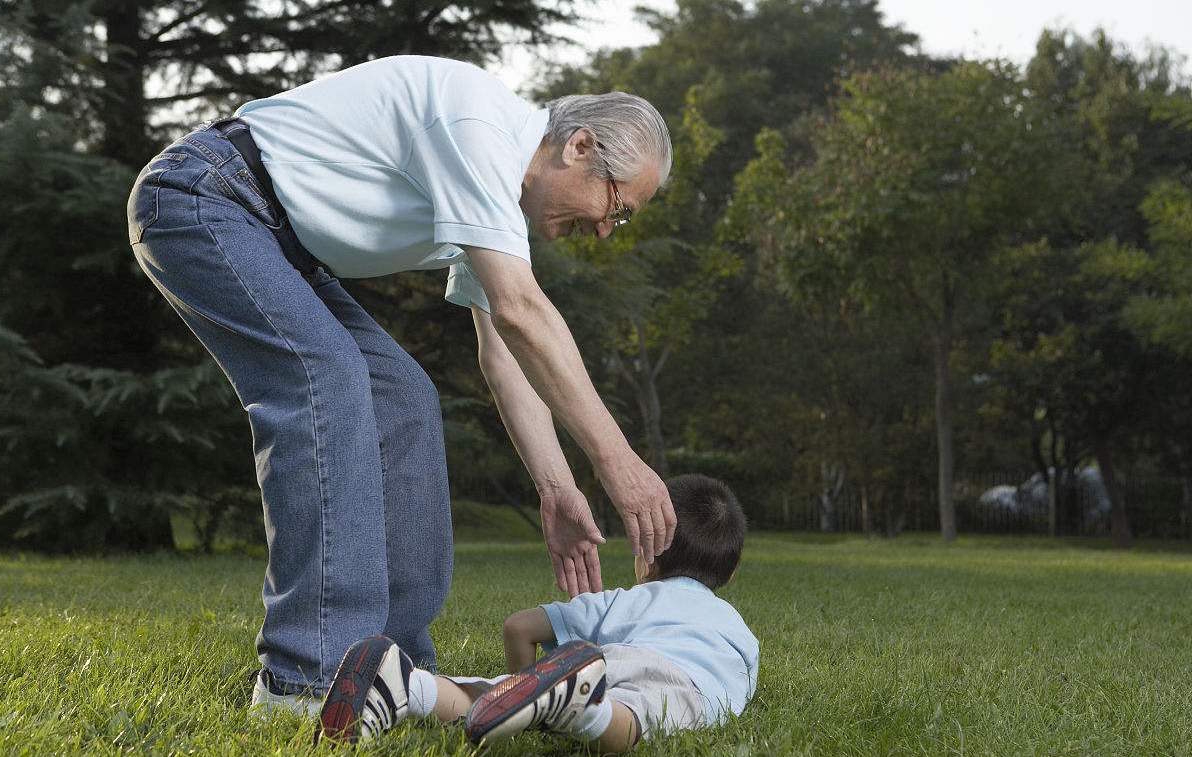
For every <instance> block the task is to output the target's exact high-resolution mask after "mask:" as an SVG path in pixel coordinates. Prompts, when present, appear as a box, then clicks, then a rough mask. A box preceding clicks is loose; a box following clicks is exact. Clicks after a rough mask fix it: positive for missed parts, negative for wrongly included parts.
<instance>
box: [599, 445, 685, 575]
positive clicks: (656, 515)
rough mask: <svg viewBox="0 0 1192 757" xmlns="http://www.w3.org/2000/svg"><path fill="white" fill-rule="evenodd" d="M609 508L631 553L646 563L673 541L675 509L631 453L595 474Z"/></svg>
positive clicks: (653, 476)
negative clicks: (621, 525)
mask: <svg viewBox="0 0 1192 757" xmlns="http://www.w3.org/2000/svg"><path fill="white" fill-rule="evenodd" d="M599 475H600V481H601V483H603V484H604V490H605V491H606V492H608V496H609V499H611V500H612V502H613V507H615V508H617V512H619V513H620V514H621V520H622V521H623V522H624V523H625V535H626V536H628V537H629V546H630V547H631V548H632V549H633V554H635V555H641V556H642V557H644V558H645V560H646V562H648V563H652V562H654V558H655V557H656V556H658V555H660V554H662V553H663V552H665V551H666V549H667V548H668V547H670V545H671V541H672V540H673V539H674V538H675V523H676V522H677V520H676V518H675V507H674V505H672V504H671V500H670V493H669V492H667V490H666V484H664V483H662V479H660V478H659V477H658V474H657V473H655V472H654V469H653V468H651V467H650V466H648V465H646V464H645V463H644V462H642V459H641V458H640V457H638V456H637V455H636V454H634V453H633V452H630V453H628V454H627V455H625V456H624V457H623V458H622V459H621V460H620V461H619V462H617V463H615V464H612V465H609V466H607V468H606V469H605V470H602V471H599Z"/></svg>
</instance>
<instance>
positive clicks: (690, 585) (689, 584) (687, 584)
mask: <svg viewBox="0 0 1192 757" xmlns="http://www.w3.org/2000/svg"><path fill="white" fill-rule="evenodd" d="M662 582H663V583H668V584H673V585H675V586H681V587H683V588H684V589H698V590H700V591H709V592H710V591H712V590H711V589H709V588H708V587H707V586H704V584H703V583H701V582H699V581H696V580H695V579H694V578H691V577H690V576H671V577H670V578H664V579H662Z"/></svg>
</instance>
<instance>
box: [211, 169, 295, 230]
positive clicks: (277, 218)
mask: <svg viewBox="0 0 1192 757" xmlns="http://www.w3.org/2000/svg"><path fill="white" fill-rule="evenodd" d="M225 184H226V185H228V187H229V188H230V189H231V190H232V199H234V200H236V201H237V202H238V203H240V205H241V206H243V207H244V208H246V209H247V210H248V211H249V212H251V213H252V214H253V215H254V216H256V217H257V220H259V221H260V222H261V223H263V224H265V225H266V226H268V227H269V228H270V229H273V230H274V231H277V230H278V229H280V228H281V226H282V223H283V222H284V221H285V213H284V212H282V210H281V209H280V208H276V207H274V205H273V203H271V202H269V200H268V199H266V197H265V192H264V191H263V190H262V189H261V186H260V185H259V184H258V183H257V178H256V176H254V175H253V173H252V171H250V170H249V169H248V168H241V169H238V170H236V171H235V172H233V173H232V174H231V175H230V176H228V177H226V179H225Z"/></svg>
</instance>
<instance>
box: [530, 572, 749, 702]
mask: <svg viewBox="0 0 1192 757" xmlns="http://www.w3.org/2000/svg"><path fill="white" fill-rule="evenodd" d="M542 608H543V609H544V610H546V615H547V617H548V618H550V625H551V628H552V629H553V630H554V632H555V643H556V644H564V643H566V642H568V641H574V640H576V639H583V640H586V641H590V642H592V643H593V644H600V645H604V644H629V645H632V646H635V647H644V648H646V649H650V650H651V651H654V652H657V653H659V654H661V655H662V656H664V657H666V658H667V659H669V660H670V661H671V662H673V663H675V665H677V666H678V667H679V668H680V669H682V670H683V672H685V673H687V675H689V676H691V681H692V683H694V684H695V687H696V688H697V689H699V692H700V694H702V695H703V696H704V700H705V702H706V705H705V708H706V709H705V714H706V715H707V717H708V722H709V723H717V722H720V721H721V720H723V719H724V717H725V715H726V714H727V712H728V711H732V712H733V713H735V714H737V715H740V714H741V710H743V709H744V708H745V703H746V702H747V701H749V698H750V697H752V696H753V692H754V690H755V689H756V688H757V665H758V643H757V639H756V638H754V636H753V633H752V632H750V630H749V628H748V626H746V625H745V621H744V620H742V618H741V615H740V614H739V613H738V612H737V611H736V610H735V609H734V608H733V606H732V605H730V604H729V603H728V602H725V601H724V600H723V599H721V598H719V597H717V596H716V594H715V593H713V592H712V590H711V589H709V588H708V587H707V586H704V585H703V584H702V583H700V582H699V581H696V580H695V579H693V578H687V577H685V576H677V577H675V578H666V579H663V580H661V581H647V582H646V583H643V584H638V585H637V586H634V587H633V588H631V589H613V590H612V591H604V592H599V593H588V594H580V595H579V596H577V597H576V598H575V599H572V600H571V601H570V602H552V603H550V604H544V605H542Z"/></svg>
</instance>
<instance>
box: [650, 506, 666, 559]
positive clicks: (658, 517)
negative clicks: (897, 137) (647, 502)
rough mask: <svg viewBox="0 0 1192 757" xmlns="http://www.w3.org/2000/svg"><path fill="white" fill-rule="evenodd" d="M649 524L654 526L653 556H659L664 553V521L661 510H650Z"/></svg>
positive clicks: (657, 508)
mask: <svg viewBox="0 0 1192 757" xmlns="http://www.w3.org/2000/svg"><path fill="white" fill-rule="evenodd" d="M650 522H651V523H653V524H654V548H655V550H656V551H655V552H654V554H655V555H656V556H657V555H660V554H662V553H663V552H665V551H666V521H665V520H663V519H662V508H661V507H655V508H654V509H652V510H650Z"/></svg>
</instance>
